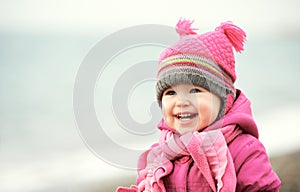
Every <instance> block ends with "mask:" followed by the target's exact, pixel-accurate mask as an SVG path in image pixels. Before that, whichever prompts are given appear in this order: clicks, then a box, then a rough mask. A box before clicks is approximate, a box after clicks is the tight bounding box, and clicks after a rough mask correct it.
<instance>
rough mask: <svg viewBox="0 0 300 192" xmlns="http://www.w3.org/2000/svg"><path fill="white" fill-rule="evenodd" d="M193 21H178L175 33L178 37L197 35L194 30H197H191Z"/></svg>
mask: <svg viewBox="0 0 300 192" xmlns="http://www.w3.org/2000/svg"><path fill="white" fill-rule="evenodd" d="M193 22H194V21H190V20H186V19H180V20H179V21H178V23H177V25H176V32H177V33H178V34H179V35H180V36H184V35H194V34H197V33H196V32H195V31H194V30H198V29H197V28H191V26H192V24H193Z"/></svg>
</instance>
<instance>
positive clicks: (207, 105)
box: [199, 97, 220, 122]
mask: <svg viewBox="0 0 300 192" xmlns="http://www.w3.org/2000/svg"><path fill="white" fill-rule="evenodd" d="M199 110H200V113H201V115H202V117H206V121H209V122H211V121H214V120H215V119H216V117H217V116H218V114H219V110H220V100H219V99H218V98H215V97H209V98H207V99H206V100H204V101H203V100H202V102H201V103H200V105H199Z"/></svg>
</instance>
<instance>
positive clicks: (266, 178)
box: [120, 90, 281, 192]
mask: <svg viewBox="0 0 300 192" xmlns="http://www.w3.org/2000/svg"><path fill="white" fill-rule="evenodd" d="M220 122H222V127H225V126H227V125H236V126H238V127H239V128H240V129H241V130H242V131H243V132H242V134H239V135H238V136H237V137H236V138H234V139H233V140H231V141H230V142H229V143H228V149H229V151H230V154H231V157H232V160H233V164H234V169H235V172H236V179H237V183H236V191H237V192H240V191H241V192H247V191H249V192H257V191H279V189H280V185H281V182H280V179H279V178H278V176H277V175H276V173H275V172H274V171H273V170H272V167H271V164H270V161H269V158H268V156H267V153H266V150H265V148H264V146H263V144H262V143H261V142H260V141H259V140H258V130H257V126H256V124H255V122H254V120H253V117H252V113H251V107H250V101H249V100H248V99H247V98H246V97H245V95H244V94H243V93H242V92H241V91H239V90H238V91H237V99H236V101H235V102H234V104H233V106H232V108H231V109H230V111H228V113H227V114H226V115H225V117H224V118H223V119H221V120H219V121H218V122H216V123H214V124H213V125H211V126H210V127H209V129H210V130H212V129H218V128H219V127H220ZM159 128H160V129H164V127H159ZM154 146H156V144H154V145H153V147H154ZM143 166H146V163H145V159H144V158H143V157H142V156H141V158H140V160H139V169H143ZM140 182H141V178H140V177H139V176H138V178H137V183H138V184H139V183H140ZM163 183H164V187H165V189H166V191H171V192H186V191H190V192H196V191H201V192H211V191H212V190H211V188H210V186H209V183H208V182H207V181H206V179H204V178H203V175H202V174H201V172H200V171H199V168H198V167H197V165H196V164H195V162H194V161H193V159H192V158H191V157H190V156H182V157H180V158H178V159H176V160H174V161H173V170H172V171H171V172H170V173H169V174H168V175H166V176H164V177H163ZM120 191H122V190H120ZM125 191H126V190H125ZM132 191H135V190H132Z"/></svg>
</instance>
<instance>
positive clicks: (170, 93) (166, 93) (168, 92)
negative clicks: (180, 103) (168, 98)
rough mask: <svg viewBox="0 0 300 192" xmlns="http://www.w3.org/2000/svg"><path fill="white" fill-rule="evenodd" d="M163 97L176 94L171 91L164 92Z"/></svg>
mask: <svg viewBox="0 0 300 192" xmlns="http://www.w3.org/2000/svg"><path fill="white" fill-rule="evenodd" d="M164 95H176V92H175V91H173V90H168V91H166V92H165V94H164Z"/></svg>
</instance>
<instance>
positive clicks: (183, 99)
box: [176, 95, 191, 107]
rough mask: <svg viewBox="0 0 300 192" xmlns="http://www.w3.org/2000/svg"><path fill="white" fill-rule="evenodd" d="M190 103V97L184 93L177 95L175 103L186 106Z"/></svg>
mask: <svg viewBox="0 0 300 192" xmlns="http://www.w3.org/2000/svg"><path fill="white" fill-rule="evenodd" d="M190 104H191V101H190V98H188V97H187V96H184V95H178V97H177V100H176V105H177V106H179V107H182V106H188V105H190Z"/></svg>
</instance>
